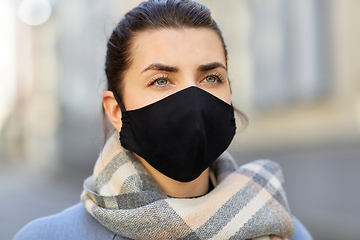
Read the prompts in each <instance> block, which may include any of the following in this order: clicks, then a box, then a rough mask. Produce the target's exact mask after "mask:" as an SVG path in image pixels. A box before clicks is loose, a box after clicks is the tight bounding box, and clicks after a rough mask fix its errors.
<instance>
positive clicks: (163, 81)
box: [149, 75, 171, 87]
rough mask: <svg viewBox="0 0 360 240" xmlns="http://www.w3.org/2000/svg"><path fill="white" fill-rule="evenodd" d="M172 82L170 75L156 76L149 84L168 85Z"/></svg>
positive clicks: (155, 85)
mask: <svg viewBox="0 0 360 240" xmlns="http://www.w3.org/2000/svg"><path fill="white" fill-rule="evenodd" d="M170 83H171V81H170V79H169V77H168V76H161V75H160V76H155V77H154V78H153V79H151V80H150V82H149V86H154V87H166V86H168V85H169V84H170Z"/></svg>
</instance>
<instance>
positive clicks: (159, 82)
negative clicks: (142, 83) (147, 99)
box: [155, 78, 168, 86]
mask: <svg viewBox="0 0 360 240" xmlns="http://www.w3.org/2000/svg"><path fill="white" fill-rule="evenodd" d="M155 82H156V84H157V85H159V86H165V85H166V84H168V80H167V79H164V78H161V79H158V80H156V81H155Z"/></svg>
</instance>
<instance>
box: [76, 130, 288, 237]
mask: <svg viewBox="0 0 360 240" xmlns="http://www.w3.org/2000/svg"><path fill="white" fill-rule="evenodd" d="M211 169H212V171H211V172H212V173H213V176H215V177H214V178H212V181H213V184H214V185H215V188H214V189H213V190H212V191H210V192H209V193H207V194H206V195H204V196H201V197H197V198H172V197H168V196H167V195H166V194H164V192H163V191H162V190H161V189H160V187H159V186H158V185H157V184H156V182H155V181H154V180H153V179H152V178H151V176H150V175H149V173H148V172H147V171H146V170H145V169H144V167H143V166H142V165H141V163H140V162H139V161H138V160H137V159H136V158H135V156H134V155H133V154H132V153H131V152H129V151H127V150H125V149H123V148H122V147H121V145H120V144H119V140H118V137H117V134H114V135H113V136H112V137H111V138H110V139H109V140H108V141H107V143H106V144H105V147H104V149H103V151H102V153H101V154H100V157H99V159H98V161H97V163H96V165H95V168H94V172H93V175H92V176H90V177H89V178H87V179H86V180H85V182H84V191H83V193H82V195H81V200H82V203H83V205H84V206H85V208H86V209H87V211H88V212H89V213H90V214H91V215H92V216H94V217H95V218H96V219H97V220H98V221H99V222H100V223H101V224H102V225H104V226H105V227H106V228H108V229H110V230H111V231H113V232H114V233H116V234H119V235H120V236H123V237H128V238H130V239H253V238H257V237H261V236H269V235H277V236H280V237H282V238H290V237H292V235H293V233H294V225H293V222H292V216H291V214H290V211H289V207H288V204H287V200H286V196H285V193H284V190H283V187H282V182H283V177H282V172H281V169H280V167H279V165H278V164H277V163H274V162H271V161H268V160H258V161H254V162H251V163H248V164H246V165H243V166H241V167H240V168H237V167H236V164H235V161H234V160H233V159H232V157H231V156H230V155H229V154H228V153H226V152H225V153H224V154H223V155H221V156H220V157H219V159H218V160H216V161H215V162H214V163H213V165H212V166H211ZM211 175H212V174H210V176H211ZM258 239H270V238H269V237H261V238H258Z"/></svg>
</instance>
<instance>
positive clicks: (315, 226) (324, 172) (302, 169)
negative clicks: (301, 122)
mask: <svg viewBox="0 0 360 240" xmlns="http://www.w3.org/2000/svg"><path fill="white" fill-rule="evenodd" d="M358 146H359V145H358V143H356V144H355V143H353V144H350V143H349V144H345V145H342V146H339V145H337V146H323V147H317V148H316V149H315V148H314V149H311V148H308V149H288V150H286V151H273V152H270V151H269V152H261V153H260V152H256V153H250V152H243V153H240V155H239V156H238V157H237V159H241V163H244V162H247V161H250V160H254V159H260V158H269V159H272V160H276V161H277V162H278V163H280V164H281V166H282V168H283V171H284V174H285V180H286V185H285V187H286V191H287V194H288V199H289V203H290V207H291V209H292V212H293V214H294V215H295V216H297V217H298V218H299V219H300V220H301V221H302V222H303V224H304V225H305V226H306V227H307V228H308V229H309V231H310V232H311V233H312V235H313V237H314V239H316V240H338V239H347V240H358V239H360V231H359V229H358V226H359V222H360V208H359V207H358V203H359V202H360V191H359V185H360V175H359V173H358V171H359V169H360V161H359V159H360V148H359V147H358ZM235 157H236V156H235ZM94 158H96V156H94ZM0 163H1V162H0ZM239 163H240V161H239ZM90 174H91V173H90V172H89V170H81V169H74V168H71V166H69V168H68V169H65V170H63V171H62V172H57V173H55V172H53V173H51V172H49V173H47V174H44V173H41V174H36V173H31V172H29V171H27V170H26V169H21V168H19V167H17V168H14V167H13V166H6V165H0V198H1V199H2V203H1V205H0V215H1V218H0V239H1V240H7V239H11V238H12V237H13V236H14V234H15V233H16V232H17V231H18V230H19V229H20V228H21V227H22V226H24V225H25V224H26V223H28V222H29V221H31V220H33V219H35V218H38V217H42V216H46V215H49V214H54V213H57V212H59V211H61V210H63V209H65V208H67V207H69V206H71V205H73V204H75V203H77V202H78V201H79V198H80V193H81V191H82V181H83V179H84V178H86V177H87V176H88V175H90ZM324 199H326V201H324Z"/></svg>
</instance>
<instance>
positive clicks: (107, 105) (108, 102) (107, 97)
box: [102, 91, 122, 132]
mask: <svg viewBox="0 0 360 240" xmlns="http://www.w3.org/2000/svg"><path fill="white" fill-rule="evenodd" d="M102 99H103V106H104V109H105V112H106V115H107V116H108V118H109V120H110V122H111V124H112V125H113V127H114V128H115V129H116V130H117V131H118V132H120V130H121V126H122V121H121V110H120V107H119V105H118V104H117V102H116V100H115V98H114V94H113V93H112V92H111V91H105V92H104V93H103V96H102Z"/></svg>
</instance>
